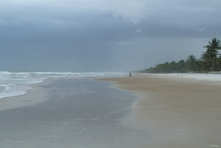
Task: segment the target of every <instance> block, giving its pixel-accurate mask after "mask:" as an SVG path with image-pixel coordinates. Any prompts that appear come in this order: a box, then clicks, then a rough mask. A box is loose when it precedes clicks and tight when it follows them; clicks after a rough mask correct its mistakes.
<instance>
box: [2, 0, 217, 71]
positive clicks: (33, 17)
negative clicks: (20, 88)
mask: <svg viewBox="0 0 221 148" xmlns="http://www.w3.org/2000/svg"><path fill="white" fill-rule="evenodd" d="M220 6H221V1H220V0H210V1H208V0H191V1H190V0H189V1H187V0H1V1H0V71H5V70H7V71H73V72H79V71H125V70H126V71H130V70H138V69H145V68H148V67H150V66H154V65H155V64H159V63H164V62H166V61H168V62H171V61H178V60H181V59H186V57H187V56H188V55H192V54H193V55H195V56H196V57H197V58H199V57H200V55H201V53H202V52H203V51H204V50H205V49H204V48H203V46H205V45H207V43H208V41H209V40H211V39H212V38H214V37H216V38H218V39H220V37H221V18H220V16H221V9H220Z"/></svg>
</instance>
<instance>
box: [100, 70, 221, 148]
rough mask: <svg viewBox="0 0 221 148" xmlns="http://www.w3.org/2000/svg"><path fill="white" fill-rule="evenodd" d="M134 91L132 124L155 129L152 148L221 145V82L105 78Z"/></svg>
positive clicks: (152, 76) (157, 78)
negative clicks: (135, 99)
mask: <svg viewBox="0 0 221 148" xmlns="http://www.w3.org/2000/svg"><path fill="white" fill-rule="evenodd" d="M103 80H106V81H111V82H114V85H115V86H116V87H118V88H121V89H125V90H129V91H134V92H136V93H138V95H139V96H140V98H139V99H138V101H137V103H136V104H135V105H134V112H133V113H132V115H131V119H132V120H129V119H128V120H127V121H128V122H130V124H132V125H133V126H136V127H139V128H143V129H145V130H148V131H152V133H153V134H152V140H151V142H148V143H146V145H143V146H141V147H142V148H144V147H152V148H161V147H162V148H210V147H221V82H214V81H203V80H195V79H188V78H177V77H174V78H173V77H167V76H159V75H148V74H146V75H141V74H139V75H135V76H133V77H131V78H130V77H127V78H108V79H103Z"/></svg>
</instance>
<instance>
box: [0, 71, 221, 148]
mask: <svg viewBox="0 0 221 148" xmlns="http://www.w3.org/2000/svg"><path fill="white" fill-rule="evenodd" d="M189 76H194V75H189ZM201 76H202V75H199V76H194V77H187V76H182V75H163V74H162V75H156V74H133V75H132V77H126V76H121V77H112V78H99V79H98V78H97V77H91V78H56V79H49V80H46V81H44V82H43V83H38V84H35V85H32V87H33V88H34V89H31V90H29V91H28V92H27V93H26V94H24V95H20V96H14V97H8V98H2V99H1V100H0V119H1V120H0V131H1V134H0V147H4V148H14V147H17V148H52V147H53V148H95V147H96V148H104V147H105V148H122V147H126V148H135V147H136V148H147V147H153V148H161V147H162V148H177V147H179V148H186V147H196V148H208V147H209V148H210V147H220V146H221V142H220V141H221V115H220V113H221V99H220V96H221V92H220V90H221V81H220V80H219V81H216V79H214V78H215V76H212V78H213V79H206V78H202V79H200V77H201ZM217 80H218V79H217Z"/></svg>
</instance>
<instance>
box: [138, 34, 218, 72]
mask: <svg viewBox="0 0 221 148" xmlns="http://www.w3.org/2000/svg"><path fill="white" fill-rule="evenodd" d="M208 43H209V44H208V45H206V46H203V47H204V48H206V51H205V52H203V53H202V55H201V57H200V58H199V59H197V58H196V57H195V56H194V55H190V56H188V57H187V59H186V60H180V61H178V62H175V61H172V62H166V63H163V64H158V65H156V66H155V67H150V68H148V69H145V70H141V71H140V72H148V73H186V72H209V71H221V56H220V55H218V51H217V50H220V49H221V42H220V40H217V39H216V38H213V39H212V41H209V42H208Z"/></svg>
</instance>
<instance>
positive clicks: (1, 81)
mask: <svg viewBox="0 0 221 148" xmlns="http://www.w3.org/2000/svg"><path fill="white" fill-rule="evenodd" d="M126 74H127V73H120V72H82V73H74V72H8V71H1V72H0V99H1V98H4V97H11V96H18V95H23V94H25V93H27V91H28V90H30V89H32V87H30V86H29V85H30V84H37V83H41V82H43V81H44V80H46V79H49V78H65V77H73V78H84V77H116V76H118V77H119V76H125V75H126Z"/></svg>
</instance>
